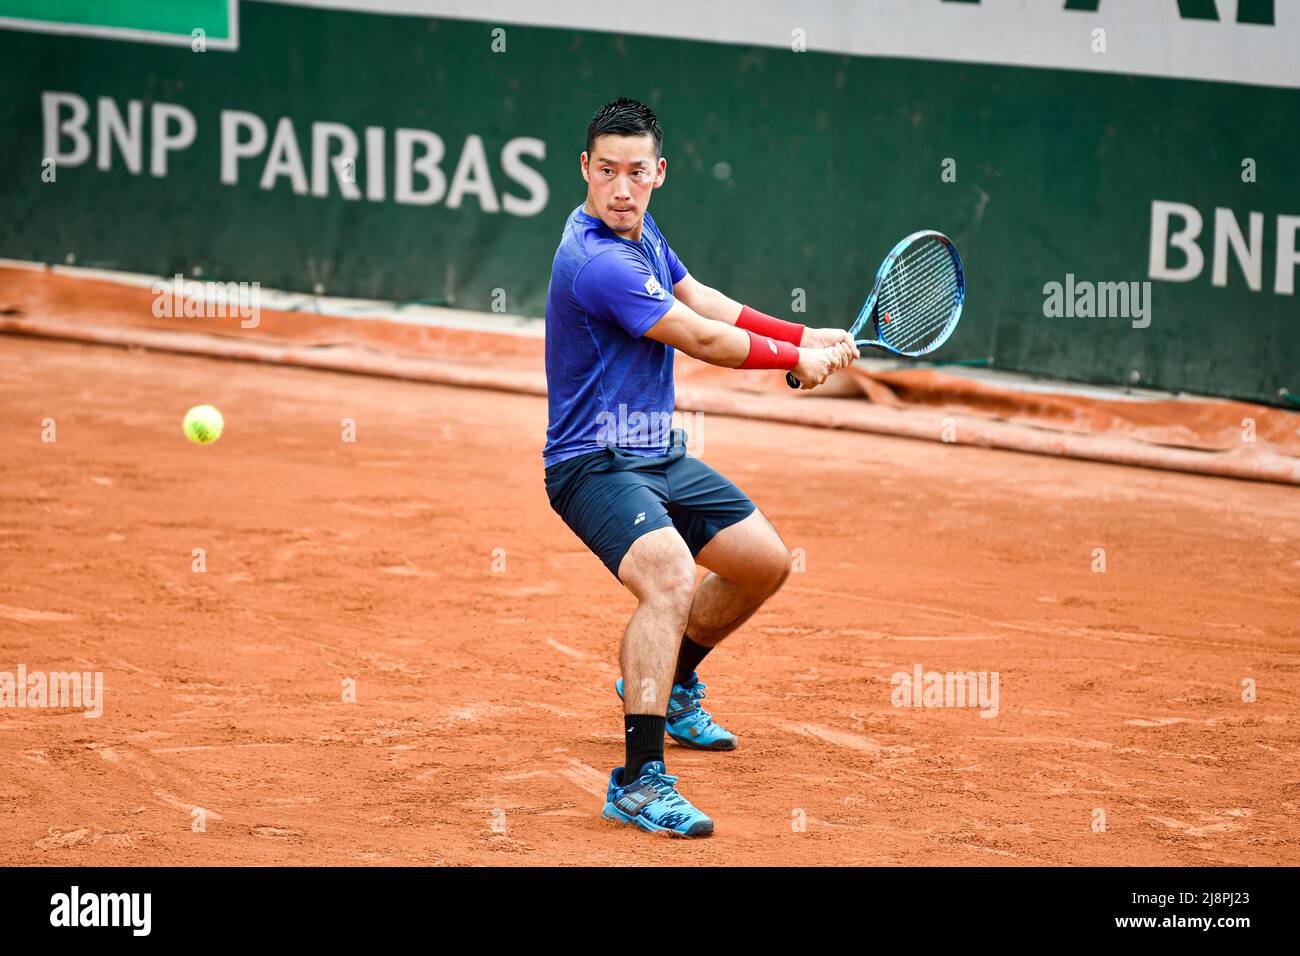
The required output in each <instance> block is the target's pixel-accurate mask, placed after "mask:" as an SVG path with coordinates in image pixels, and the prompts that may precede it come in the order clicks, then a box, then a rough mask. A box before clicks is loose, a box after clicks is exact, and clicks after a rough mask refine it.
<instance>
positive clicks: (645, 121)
mask: <svg viewBox="0 0 1300 956" xmlns="http://www.w3.org/2000/svg"><path fill="white" fill-rule="evenodd" d="M605 133H617V134H619V135H620V136H639V135H641V134H643V133H649V134H650V135H651V136H653V137H654V141H655V159H658V158H659V157H660V156H662V155H663V147H664V131H663V127H662V126H660V125H659V119H658V118H657V117H656V116H655V114H654V111H653V110H652V109H650V107H648V106H646V105H645V104H644V103H638V102H637V101H636V100H630V99H628V98H627V97H626V96H620V97H619V98H618V99H616V100H614V101H613V102H612V103H606V104H605V105H604V106H602V107H601V108H600V109H598V110H596V115H595V116H593V117H592V118H591V122H590V123H588V124H587V155H588V156H590V155H591V148H592V146H594V145H595V144H596V137H597V136H603V135H604V134H605Z"/></svg>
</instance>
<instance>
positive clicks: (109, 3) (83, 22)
mask: <svg viewBox="0 0 1300 956" xmlns="http://www.w3.org/2000/svg"><path fill="white" fill-rule="evenodd" d="M236 2H237V0H166V2H158V0H0V18H5V19H13V20H27V21H31V23H32V25H33V26H34V27H39V26H42V25H44V26H47V27H65V28H82V30H81V31H80V32H85V33H88V34H92V35H93V34H94V33H95V31H96V29H104V28H108V29H113V30H135V31H140V32H141V33H163V34H173V35H177V36H183V37H186V38H188V37H189V36H190V35H191V34H192V33H193V32H194V30H195V29H202V30H203V31H205V32H206V33H207V35H208V36H209V37H211V38H214V39H221V40H224V39H229V37H230V25H231V4H233V3H236Z"/></svg>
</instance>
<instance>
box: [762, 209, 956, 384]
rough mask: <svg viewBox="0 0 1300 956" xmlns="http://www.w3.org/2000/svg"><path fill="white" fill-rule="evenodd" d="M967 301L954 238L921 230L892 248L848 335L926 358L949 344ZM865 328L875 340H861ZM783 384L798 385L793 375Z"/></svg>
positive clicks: (864, 345)
mask: <svg viewBox="0 0 1300 956" xmlns="http://www.w3.org/2000/svg"><path fill="white" fill-rule="evenodd" d="M965 299H966V278H965V273H963V272H962V268H961V259H960V258H958V256H957V249H956V247H955V246H954V245H953V244H952V240H951V239H949V238H948V237H947V236H945V235H943V234H942V233H939V232H934V231H933V230H931V229H923V230H921V231H920V232H914V233H912V234H911V235H910V236H908V237H907V238H906V239H904V240H903V241H902V242H900V243H899V244H898V245H896V246H894V248H893V249H891V250H889V255H887V256H885V261H884V262H882V263H881V264H880V271H879V272H877V273H876V284H875V286H873V287H872V289H871V295H869V296H867V301H866V304H865V305H863V306H862V311H861V312H859V313H858V318H857V320H856V321H855V322H854V323H853V328H851V329H849V334H850V335H852V336H853V339H854V342H855V343H856V344H857V346H858V348H859V349H863V348H868V347H870V348H876V349H881V350H883V351H885V352H891V353H893V354H894V355H908V356H917V355H924V354H926V353H927V352H933V351H934V350H935V349H937V348H938V347H939V346H941V345H943V343H944V342H946V341H948V337H949V336H950V335H952V333H953V329H955V328H957V322H958V320H959V319H961V307H962V303H963V302H964V301H965ZM864 328H865V329H866V330H867V331H866V334H868V335H874V336H875V337H874V338H860V336H861V335H863V334H864V333H863V329H864ZM785 380H786V381H787V382H788V383H789V384H790V387H791V388H799V387H800V382H799V379H797V378H795V375H794V372H786V373H785Z"/></svg>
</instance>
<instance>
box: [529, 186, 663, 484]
mask: <svg viewBox="0 0 1300 956" xmlns="http://www.w3.org/2000/svg"><path fill="white" fill-rule="evenodd" d="M685 275H686V267H685V266H684V265H682V263H681V261H680V260H679V259H678V258H677V256H676V254H674V252H673V251H672V249H670V248H669V247H668V243H667V242H666V241H665V240H664V237H663V235H662V234H661V233H660V232H659V227H658V226H656V225H655V221H654V220H653V219H652V218H650V213H648V212H647V213H646V214H645V219H644V223H643V224H642V227H641V241H640V242H633V241H631V240H630V239H624V238H623V237H621V236H619V235H617V234H616V233H615V232H614V231H613V230H612V229H610V228H609V227H608V226H606V225H605V224H604V223H603V222H601V221H600V220H599V219H597V218H596V217H595V216H590V215H588V214H587V212H586V211H585V210H584V209H583V207H582V206H579V207H578V208H576V209H575V210H573V212H571V213H569V218H568V219H567V220H566V221H565V223H564V234H563V236H562V237H561V238H560V246H559V248H558V249H556V250H555V262H554V263H553V265H552V266H551V285H550V288H549V289H548V290H547V294H546V389H547V402H548V404H549V407H550V425H549V427H548V428H547V429H546V447H545V448H544V449H542V462H543V465H544V467H546V468H549V467H551V466H552V465H554V464H557V463H558V462H561V461H564V460H565V459H568V458H573V457H575V456H577V455H582V454H585V453H586V452H590V451H596V450H598V449H601V448H605V447H607V446H610V445H613V446H616V447H618V448H622V449H624V450H626V451H629V452H631V453H633V454H639V455H661V454H663V453H664V450H665V449H666V448H667V447H668V439H669V435H670V433H671V431H672V413H673V402H674V399H675V394H674V390H673V349H672V348H671V347H670V346H667V345H664V344H663V343H661V342H656V341H654V339H647V338H644V337H643V335H644V333H645V331H646V329H648V328H650V326H652V325H654V324H655V323H656V322H658V321H659V319H660V318H662V317H663V314H664V313H665V312H667V311H668V310H669V309H670V308H671V307H672V304H673V301H674V299H673V286H674V285H676V284H677V283H678V282H680V281H681V280H682V278H683V277H684V276H685Z"/></svg>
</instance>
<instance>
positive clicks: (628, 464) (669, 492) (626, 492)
mask: <svg viewBox="0 0 1300 956" xmlns="http://www.w3.org/2000/svg"><path fill="white" fill-rule="evenodd" d="M546 493H547V495H548V496H549V497H550V499H551V507H552V508H554V509H555V512H556V514H558V515H559V516H560V517H561V518H563V519H564V523H565V524H567V525H568V526H569V527H570V528H571V529H572V530H573V533H574V534H576V535H577V536H578V537H579V538H581V539H582V543H583V544H585V545H586V546H587V547H588V548H590V549H591V550H592V552H593V553H594V554H595V555H596V557H598V558H600V560H601V561H603V562H604V564H605V567H607V568H609V571H610V573H611V574H613V575H614V577H618V566H619V564H620V563H621V562H622V560H623V556H624V555H625V554H627V550H628V548H630V547H632V542H633V541H635V540H636V539H637V538H639V537H641V535H643V534H645V533H646V532H647V531H654V530H655V529H657V528H668V527H674V528H676V529H677V533H678V534H680V535H681V536H682V539H683V540H684V541H685V542H686V546H687V547H688V548H690V549H691V555H692V557H693V556H695V555H698V554H699V553H700V549H701V548H703V547H704V546H705V545H706V544H708V543H709V542H710V541H712V540H713V536H714V535H715V534H717V533H718V532H719V531H721V530H722V529H723V528H726V527H729V526H731V525H733V524H735V523H736V522H737V521H740V520H741V519H743V518H748V517H749V516H750V515H751V514H753V513H754V511H755V507H754V503H753V502H752V501H750V500H749V498H748V497H746V495H745V493H744V492H743V491H741V490H740V489H739V488H737V487H736V486H735V485H734V484H732V483H731V482H730V481H729V480H727V479H726V478H724V477H723V476H722V475H720V474H718V473H717V472H716V471H714V470H713V469H712V468H710V467H709V466H708V465H706V464H705V463H704V462H702V461H700V460H699V459H698V458H691V457H689V456H688V455H687V454H686V433H685V432H683V431H682V430H681V429H680V428H674V429H673V432H672V440H671V442H670V444H669V447H668V450H667V452H666V453H665V454H663V455H656V456H651V457H647V456H645V455H634V454H632V453H630V452H626V451H622V450H621V449H618V448H602V449H600V450H599V451H593V452H588V453H586V454H584V455H578V456H577V457H576V458H569V459H567V460H565V461H562V462H559V463H558V464H555V465H552V466H551V467H550V468H547V469H546Z"/></svg>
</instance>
